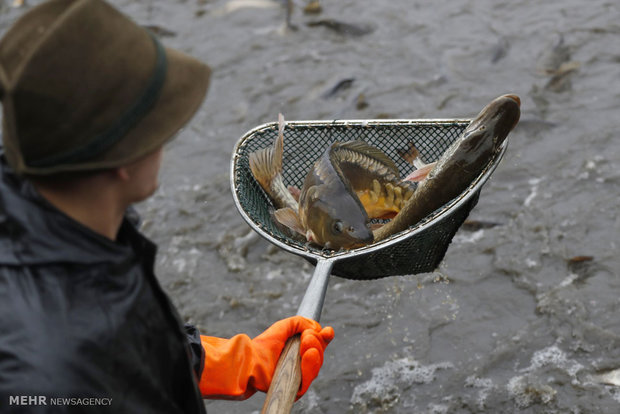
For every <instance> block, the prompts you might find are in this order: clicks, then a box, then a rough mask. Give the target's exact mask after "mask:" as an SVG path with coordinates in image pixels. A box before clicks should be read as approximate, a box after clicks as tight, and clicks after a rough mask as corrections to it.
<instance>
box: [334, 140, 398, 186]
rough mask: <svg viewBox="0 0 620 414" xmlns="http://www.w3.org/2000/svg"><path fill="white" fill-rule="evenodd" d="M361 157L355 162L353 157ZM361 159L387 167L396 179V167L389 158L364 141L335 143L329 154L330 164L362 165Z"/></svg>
mask: <svg viewBox="0 0 620 414" xmlns="http://www.w3.org/2000/svg"><path fill="white" fill-rule="evenodd" d="M356 156H359V157H362V158H360V159H359V160H356V159H355V157H356ZM363 157H366V159H370V160H373V161H375V162H378V163H380V164H382V165H383V166H385V167H387V168H388V169H389V170H390V171H391V172H392V173H393V174H394V175H396V176H397V177H398V175H399V172H398V167H397V166H396V164H395V163H394V161H392V159H391V158H390V157H388V156H387V155H386V154H385V153H384V152H383V151H381V150H380V149H379V148H376V147H373V146H372V145H369V144H368V143H366V142H365V141H361V140H355V141H346V142H335V143H334V144H333V145H332V151H331V154H330V158H331V159H332V162H343V161H344V162H359V161H361V162H362V163H363Z"/></svg>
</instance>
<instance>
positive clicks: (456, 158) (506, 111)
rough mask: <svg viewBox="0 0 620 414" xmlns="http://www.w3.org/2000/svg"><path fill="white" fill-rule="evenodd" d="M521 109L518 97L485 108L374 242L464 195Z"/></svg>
mask: <svg viewBox="0 0 620 414" xmlns="http://www.w3.org/2000/svg"><path fill="white" fill-rule="evenodd" d="M520 106H521V101H520V99H519V97H518V96H516V95H503V96H500V97H498V98H496V99H494V100H493V101H491V103H489V104H488V105H487V106H485V107H484V108H483V109H482V111H480V113H479V114H478V116H477V117H476V118H475V119H474V120H473V121H471V123H470V124H469V125H468V126H467V128H465V131H463V133H462V134H461V136H460V137H459V138H457V139H456V141H455V142H454V143H453V144H452V145H451V146H450V147H449V148H448V149H447V150H446V151H445V152H444V153H443V155H442V156H441V157H440V158H439V160H438V161H437V163H436V164H435V165H434V167H433V169H432V170H431V171H430V173H429V174H428V176H427V177H426V178H425V179H424V180H423V181H422V182H420V184H419V185H418V187H417V189H416V191H415V193H414V194H413V196H412V197H411V198H410V199H409V200H408V201H407V202H406V203H405V205H404V206H403V208H402V209H401V210H400V212H399V213H398V214H397V215H396V217H394V219H393V220H392V221H390V222H389V223H387V224H386V225H384V226H382V227H381V228H379V229H377V230H375V231H374V237H375V241H380V240H383V239H385V238H387V237H390V236H391V235H393V234H396V233H398V232H401V231H403V230H406V229H407V228H408V227H409V226H412V225H414V224H416V223H417V222H419V221H420V220H422V219H423V218H424V217H426V216H427V215H428V214H430V213H432V212H433V211H435V210H437V209H438V208H440V207H441V206H443V205H444V204H446V203H447V202H449V201H450V200H452V199H453V198H455V197H456V196H458V195H459V194H461V193H462V192H463V191H464V190H465V189H466V188H467V187H468V186H469V185H470V184H471V182H472V181H473V180H474V179H475V178H476V177H477V176H478V175H480V173H481V172H482V170H483V169H484V168H485V166H486V165H487V163H488V162H489V159H491V157H492V156H493V154H495V153H496V152H497V151H498V149H499V147H500V146H501V144H502V143H503V142H504V140H505V139H506V137H507V136H508V134H509V133H510V131H512V129H513V128H514V127H515V126H516V125H517V122H519V117H520V114H521V111H520Z"/></svg>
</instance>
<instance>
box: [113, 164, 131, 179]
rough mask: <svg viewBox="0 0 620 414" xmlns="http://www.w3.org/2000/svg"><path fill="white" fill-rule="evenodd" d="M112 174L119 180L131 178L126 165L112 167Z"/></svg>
mask: <svg viewBox="0 0 620 414" xmlns="http://www.w3.org/2000/svg"><path fill="white" fill-rule="evenodd" d="M114 175H115V176H116V177H117V178H119V179H120V180H121V181H129V179H130V178H131V174H129V169H128V168H127V167H116V168H114Z"/></svg>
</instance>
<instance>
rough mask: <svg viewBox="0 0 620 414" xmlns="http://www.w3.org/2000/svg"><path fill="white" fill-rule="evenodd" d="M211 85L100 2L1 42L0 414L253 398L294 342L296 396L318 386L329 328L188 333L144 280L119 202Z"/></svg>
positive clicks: (72, 8)
mask: <svg viewBox="0 0 620 414" xmlns="http://www.w3.org/2000/svg"><path fill="white" fill-rule="evenodd" d="M208 82H209V69H208V67H207V66H206V65H204V64H202V63H201V62H199V61H197V60H195V59H193V58H191V57H189V56H186V55H184V54H183V53H180V52H178V51H175V50H173V49H169V48H165V47H163V46H162V45H161V44H160V42H159V41H158V40H157V39H156V38H155V37H154V36H153V35H151V34H150V33H149V32H148V31H146V30H145V29H143V28H141V27H140V26H138V25H137V24H135V23H134V22H132V21H131V20H129V19H128V18H127V17H125V16H124V15H122V14H121V13H119V12H118V11H117V10H115V9H114V8H113V7H111V6H110V5H108V4H107V3H105V2H104V1H103V0H51V1H48V2H46V3H43V4H41V5H39V6H37V7H35V8H33V9H32V10H31V11H30V12H28V13H26V14H25V15H24V16H23V17H22V18H21V19H20V20H19V21H18V22H17V23H16V24H15V25H14V26H13V27H12V28H11V29H10V30H9V31H8V33H7V34H6V35H5V36H4V38H3V39H2V40H0V98H1V100H2V109H3V116H2V146H0V172H1V175H0V176H1V179H0V411H1V412H4V410H5V407H8V410H9V411H10V412H20V410H22V411H23V412H33V411H36V410H35V408H41V407H42V408H43V411H45V412H56V410H57V411H61V412H66V411H70V410H71V409H73V410H75V411H76V412H83V411H85V410H86V409H88V410H89V411H91V412H94V411H96V412H118V413H125V412H144V413H159V412H161V413H202V412H204V405H203V403H202V401H201V397H203V398H231V399H244V398H247V397H249V396H251V395H252V394H253V393H254V392H256V391H257V390H260V391H266V390H267V389H268V387H269V384H270V382H271V378H272V376H273V372H274V370H275V365H276V362H277V360H278V357H279V354H280V352H281V350H282V348H283V347H284V344H285V342H286V340H287V339H288V338H289V337H291V336H293V335H295V334H298V333H300V334H301V338H302V339H301V343H302V345H301V355H302V357H301V367H302V382H301V387H300V390H299V393H298V396H301V395H302V394H303V393H304V392H305V391H306V390H307V389H308V386H309V385H310V383H311V382H312V380H313V379H314V378H315V377H316V376H317V375H318V371H319V369H320V367H321V365H322V362H323V352H324V350H325V347H326V346H327V344H328V343H329V341H330V340H331V339H332V338H333V330H332V329H331V328H330V327H327V328H324V329H321V326H320V325H319V324H318V323H317V322H315V321H312V320H309V319H305V318H302V317H292V318H288V319H284V320H281V321H279V322H276V323H275V324H273V325H272V326H271V327H270V328H268V329H267V330H266V331H265V332H263V333H262V334H261V335H259V336H257V337H256V338H254V339H250V338H249V337H248V336H247V335H243V334H241V335H237V336H235V337H233V338H231V339H222V338H214V337H208V336H204V335H200V334H199V333H198V331H197V330H196V329H195V328H194V327H191V326H183V325H182V324H181V322H180V319H179V316H178V314H177V313H176V311H175V309H174V307H173V305H172V304H171V302H170V301H169V299H168V298H167V296H166V294H165V293H164V292H163V291H162V289H161V287H160V286H159V284H158V282H157V279H156V278H155V276H154V273H153V265H154V260H155V250H156V248H155V246H154V245H153V243H152V242H150V241H149V240H147V239H146V238H145V237H144V236H142V235H141V234H140V233H139V231H138V230H137V227H136V226H137V221H136V218H135V213H133V210H131V208H130V206H131V204H132V203H135V202H138V201H141V200H143V199H145V198H147V197H149V196H150V195H151V194H152V193H153V192H154V191H155V189H156V187H157V173H158V170H159V164H160V160H161V154H162V146H163V144H164V143H165V142H166V141H168V140H169V139H171V138H172V137H173V136H174V135H175V134H176V133H177V131H178V130H179V129H180V128H181V127H182V126H183V125H184V124H185V123H186V122H187V121H188V120H189V119H190V118H191V116H192V115H193V114H194V112H195V111H196V110H197V108H198V106H199V105H200V103H201V102H202V100H203V98H204V95H205V93H206V90H207V86H208ZM59 398H69V400H58V399H59ZM71 398H72V399H73V400H71ZM58 401H64V404H65V405H62V406H61V405H57V404H58ZM31 403H32V404H31ZM52 403H54V404H52ZM33 405H36V407H33Z"/></svg>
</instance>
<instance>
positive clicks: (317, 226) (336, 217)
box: [302, 193, 374, 250]
mask: <svg viewBox="0 0 620 414" xmlns="http://www.w3.org/2000/svg"><path fill="white" fill-rule="evenodd" d="M354 197H355V196H352V195H351V194H349V193H341V194H334V193H331V194H330V195H329V196H326V197H321V196H319V197H315V198H313V200H311V201H310V202H309V203H308V204H307V205H306V206H302V208H303V209H304V212H303V215H304V216H305V227H306V229H307V230H308V233H307V234H308V240H309V241H312V242H314V243H316V244H319V245H321V246H324V247H326V248H329V249H334V250H339V249H353V248H356V247H361V246H365V245H367V244H370V243H372V242H373V241H374V238H373V234H372V231H371V230H370V227H369V219H368V215H367V214H366V211H365V210H364V208H363V206H362V205H361V203H360V202H359V200H356V199H355V198H354Z"/></svg>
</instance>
